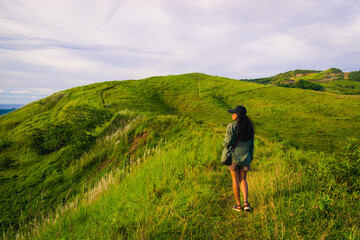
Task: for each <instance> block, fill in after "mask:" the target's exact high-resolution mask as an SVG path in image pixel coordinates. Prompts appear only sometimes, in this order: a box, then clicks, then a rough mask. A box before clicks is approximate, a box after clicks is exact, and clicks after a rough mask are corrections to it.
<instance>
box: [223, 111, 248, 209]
mask: <svg viewBox="0 0 360 240" xmlns="http://www.w3.org/2000/svg"><path fill="white" fill-rule="evenodd" d="M228 112H229V113H231V114H232V120H234V122H232V123H230V124H229V125H228V126H227V128H226V136H225V140H224V142H223V145H224V147H226V148H232V147H234V145H235V144H236V146H235V148H234V150H233V152H234V155H235V156H234V157H236V160H237V161H238V163H237V162H236V161H235V159H234V157H232V163H231V165H230V166H229V170H230V172H231V177H232V182H233V191H234V196H235V200H236V205H234V206H233V207H232V209H233V210H235V211H241V210H242V206H241V203H240V189H241V192H242V195H243V197H244V210H245V211H251V208H250V205H249V203H248V184H247V181H246V175H247V172H248V171H250V163H251V161H252V158H253V151H254V127H253V124H252V122H251V120H250V118H249V117H248V116H246V112H247V111H246V108H245V107H243V106H237V107H236V108H234V109H232V110H228Z"/></svg>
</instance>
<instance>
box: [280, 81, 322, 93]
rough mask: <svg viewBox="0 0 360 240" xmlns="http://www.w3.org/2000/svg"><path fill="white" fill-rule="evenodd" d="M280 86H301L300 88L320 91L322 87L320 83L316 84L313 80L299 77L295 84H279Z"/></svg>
mask: <svg viewBox="0 0 360 240" xmlns="http://www.w3.org/2000/svg"><path fill="white" fill-rule="evenodd" d="M278 86H280V87H292V88H301V89H310V90H315V91H321V90H323V89H324V88H323V87H322V86H321V85H320V84H316V83H313V82H309V81H306V80H304V79H300V80H299V81H297V82H296V83H295V84H279V85H278Z"/></svg>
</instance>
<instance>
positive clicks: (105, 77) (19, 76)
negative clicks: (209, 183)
mask: <svg viewBox="0 0 360 240" xmlns="http://www.w3.org/2000/svg"><path fill="white" fill-rule="evenodd" d="M359 63H360V1H359V0H326V1H325V0H291V1H289V0H237V1H236V0H101V1H100V0H0V103H29V102H32V101H34V100H38V99H41V98H43V97H46V96H48V95H50V94H52V93H54V92H57V91H60V90H64V89H68V88H71V87H75V86H79V85H86V84H90V83H94V82H102V81H111V80H128V79H142V78H146V77H150V76H159V75H170V74H182V73H189V72H202V73H206V74H210V75H218V76H223V77H229V78H235V79H243V78H258V77H268V76H272V75H276V74H278V73H280V72H285V71H289V70H294V69H316V70H325V69H328V68H331V67H337V68H340V69H342V70H343V71H354V70H359V68H360V64H359Z"/></svg>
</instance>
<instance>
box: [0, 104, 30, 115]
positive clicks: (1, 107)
mask: <svg viewBox="0 0 360 240" xmlns="http://www.w3.org/2000/svg"><path fill="white" fill-rule="evenodd" d="M23 106H24V104H0V116H1V115H4V114H6V113H9V112H11V111H14V110H16V109H19V108H21V107H23Z"/></svg>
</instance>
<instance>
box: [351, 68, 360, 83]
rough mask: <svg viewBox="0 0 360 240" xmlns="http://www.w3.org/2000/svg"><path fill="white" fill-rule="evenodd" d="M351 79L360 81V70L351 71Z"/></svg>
mask: <svg viewBox="0 0 360 240" xmlns="http://www.w3.org/2000/svg"><path fill="white" fill-rule="evenodd" d="M349 80H351V81H358V82H360V70H359V71H354V72H350V73H349Z"/></svg>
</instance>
